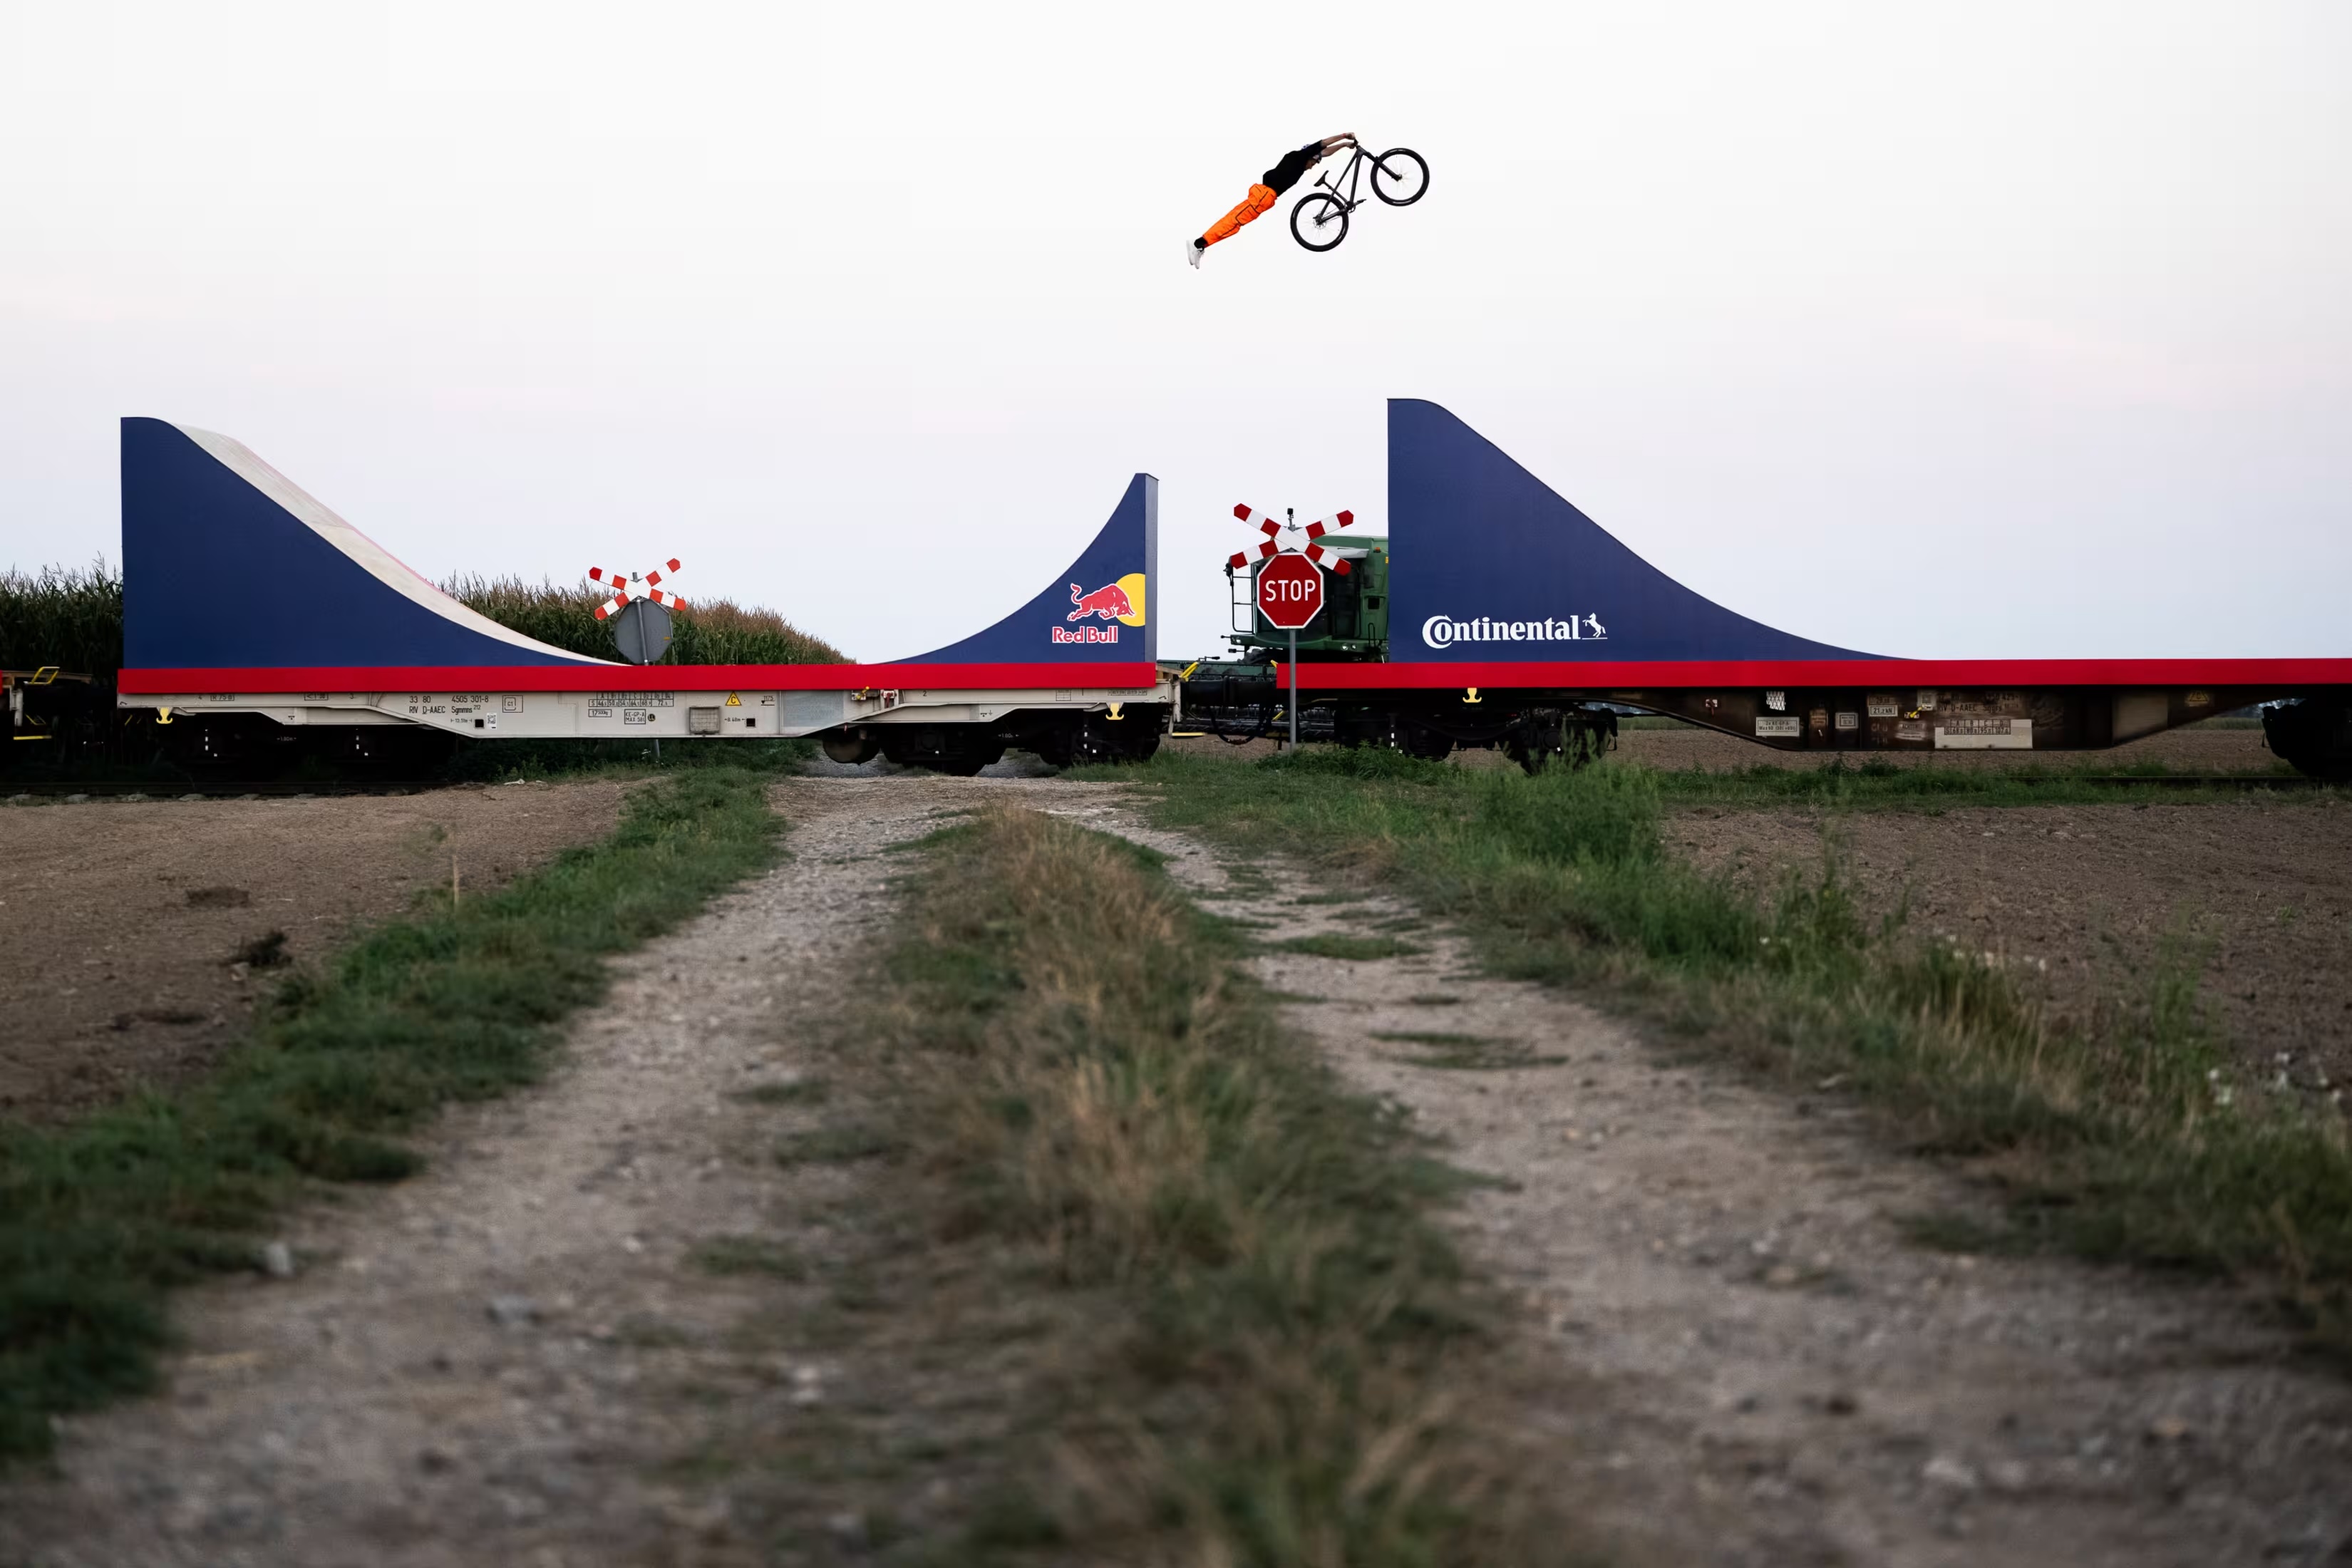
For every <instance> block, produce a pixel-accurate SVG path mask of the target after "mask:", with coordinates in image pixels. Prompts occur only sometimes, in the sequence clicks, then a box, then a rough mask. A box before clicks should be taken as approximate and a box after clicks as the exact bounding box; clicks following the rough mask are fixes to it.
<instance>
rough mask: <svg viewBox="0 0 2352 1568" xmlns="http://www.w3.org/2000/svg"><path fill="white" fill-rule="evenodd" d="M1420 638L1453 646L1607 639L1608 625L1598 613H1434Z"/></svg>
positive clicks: (1422, 626)
mask: <svg viewBox="0 0 2352 1568" xmlns="http://www.w3.org/2000/svg"><path fill="white" fill-rule="evenodd" d="M1421 640H1422V641H1423V642H1424V643H1427V644H1428V645H1429V646H1430V647H1453V646H1454V644H1455V643H1464V642H1607V641H1608V640H1609V628H1608V627H1607V626H1602V625H1601V617H1600V616H1568V617H1567V618H1566V619H1564V620H1543V621H1497V620H1492V619H1489V618H1488V617H1486V616H1479V617H1478V618H1477V619H1476V620H1470V621H1457V620H1455V619H1454V617H1453V616H1430V617H1429V619H1427V620H1425V621H1423V622H1422V623H1421Z"/></svg>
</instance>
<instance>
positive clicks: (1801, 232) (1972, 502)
mask: <svg viewBox="0 0 2352 1568" xmlns="http://www.w3.org/2000/svg"><path fill="white" fill-rule="evenodd" d="M1346 130H1354V131H1359V132H1361V133H1362V134H1363V136H1364V137H1365V139H1366V140H1367V141H1368V142H1370V143H1372V144H1374V145H1378V146H1387V145H1395V144H1403V145H1409V146H1412V147H1415V148H1417V149H1419V150H1420V151H1421V152H1422V153H1423V155H1424V156H1425V157H1426V158H1427V159H1428V161H1429V163H1430V167H1431V169H1432V171H1433V178H1432V188H1431V194H1430V195H1429V196H1428V198H1427V199H1426V200H1424V201H1423V203H1421V205H1417V206H1414V207H1411V208H1407V209H1402V210H1391V209H1388V208H1382V207H1375V208H1374V209H1372V210H1370V211H1368V212H1366V213H1363V214H1361V215H1360V217H1359V220H1358V222H1357V224H1356V226H1355V228H1354V231H1353V232H1352V233H1351V234H1350V236H1349V238H1348V240H1347V242H1346V243H1345V244H1344V245H1342V246H1341V247H1339V249H1338V250H1337V251H1334V252H1332V253H1330V254H1328V255H1323V256H1315V255H1310V254H1308V253H1307V252H1306V251H1304V250H1302V249H1300V248H1299V247H1297V245H1295V244H1294V243H1292V241H1291V239H1290V237H1289V235H1288V233H1287V232H1286V228H1285V227H1284V226H1283V219H1284V217H1285V216H1286V213H1287V210H1288V203H1287V201H1286V203H1285V204H1284V206H1283V207H1282V208H1281V209H1279V210H1277V212H1276V213H1275V214H1273V215H1270V216H1268V217H1267V218H1265V219H1263V220H1261V221H1260V222H1259V223H1258V224H1256V225H1255V226H1253V227H1252V228H1250V229H1247V230H1244V232H1243V234H1242V235H1241V236H1239V237H1237V238H1235V239H1234V240H1233V241H1230V242H1229V243H1227V244H1224V245H1222V246H1219V247H1216V248H1215V249H1214V250H1213V252H1212V253H1211V254H1210V256H1209V258H1208V261H1207V265H1206V266H1205V267H1204V268H1202V270H1201V271H1199V272H1194V271H1192V269H1190V268H1187V267H1185V265H1184V264H1183V260H1182V257H1181V244H1182V242H1183V241H1184V240H1185V239H1186V238H1187V237H1190V236H1192V235H1193V234H1196V233H1198V232H1200V231H1201V230H1202V228H1203V227H1205V226H1207V225H1208V224H1209V223H1210V222H1211V221H1212V220H1213V219H1214V218H1215V217H1216V216H1218V215H1219V214H1221V213H1223V211H1224V210H1225V208H1226V207H1228V206H1229V205H1232V204H1233V203H1234V202H1235V201H1237V200H1238V199H1240V197H1241V196H1242V195H1243V194H1244V190H1245V189H1246V187H1247V186H1248V185H1249V184H1250V183H1251V182H1252V181H1253V180H1255V178H1256V177H1257V174H1258V172H1259V171H1260V170H1262V169H1263V168H1265V166H1266V165H1267V164H1268V163H1272V162H1273V161H1274V159H1275V157H1276V155H1277V154H1279V153H1281V152H1282V151H1283V150H1284V149H1285V148H1286V147H1287V146H1290V145H1294V144H1296V143H1297V142H1302V141H1305V140H1307V138H1308V137H1310V136H1315V135H1322V134H1328V133H1331V132H1339V131H1346ZM2347 154H2352V5H2344V4H2341V3H2336V0H2314V3H2311V4H2284V3H2282V4H2247V5H2230V6H2224V5H2210V4H2198V5H2168V4H2149V3H2147V0H2134V3H2129V4H2113V5H2092V4H2064V5H2050V4H2047V3H2046V0H2044V3H2036V4H2031V5H2000V4H1985V3H1983V0H1970V3H1969V4H1965V5H1922V4H1906V5H1885V4H1883V3H1872V4H1860V5H1802V4H1791V3H1788V0H1782V3H1779V4H1773V5H1749V4H1739V5H1721V6H1713V5H1679V6H1678V5H1631V4H1628V5H1614V6H1607V7H1597V6H1574V5H1532V4H1516V5H1494V6H1481V5H1427V4H1420V5H1409V6H1379V5H1371V6H1337V7H1334V6H1314V7H1307V6H1297V7H1287V8H1283V7H1275V6H1270V5H1262V4H1248V5H1213V4H1172V5H1154V6H1150V7H1141V6H1117V5H1101V4H1095V5H1069V6H1032V5H1018V4H1001V3H1000V4H991V5H970V4H961V5H938V6H929V5H863V6H860V5H828V6H825V7H823V8H819V7H814V6H781V7H780V6H770V5H756V6H755V5H745V6H741V7H726V8H712V7H699V6H694V5H679V4H667V5H658V6H656V5H639V6H635V7H630V8H626V9H607V8H601V7H597V6H593V5H582V4H578V3H576V0H574V3H567V4H565V5H561V6H556V5H550V6H546V7H542V8H532V7H522V6H503V5H495V4H483V3H480V0H470V3H467V4H464V5H418V4H404V5H379V6H370V7H364V8H362V7H357V6H348V5H319V4H316V3H310V4H301V5H283V6H260V5H239V4H235V3H233V0H223V3H214V4H205V5H187V4H184V3H182V4H175V5H104V4H97V3H92V0H75V3H73V4H61V3H58V0H0V565H6V564H11V563H13V564H16V565H20V566H29V565H34V564H37V563H42V562H45V561H65V562H77V561H84V560H87V559H89V557H91V556H93V555H96V554H99V553H101V552H102V553H104V554H106V555H108V556H110V557H113V556H115V555H116V554H117V553H118V551H119V542H118V541H119V530H118V519H117V505H118V496H117V489H118V487H117V470H116V447H115V443H116V425H115V421H116V420H117V418H118V417H119V416H122V415H126V414H144V415H154V416H161V417H163V418H168V419H173V420H177V421H180V422H182V423H185V424H193V425H196V426H203V427H205V428H209V429H214V430H218V431H222V432H225V433H226V434H229V435H232V436H235V437H237V438H239V439H240V440H243V441H244V442H245V443H246V444H247V445H248V446H250V447H253V448H254V449H255V450H256V451H257V452H259V453H260V454H261V455H262V456H263V457H264V458H267V459H268V460H269V461H270V462H271V463H272V464H274V465H275V466H276V467H278V468H280V469H281V470H283V471H284V472H285V473H286V474H287V475H288V476H289V477H290V478H292V479H294V480H295V481H296V482H297V483H299V484H300V485H302V486H303V487H305V488H306V489H310V491H311V492H312V493H313V494H315V495H317V496H318V497H320V499H321V500H324V501H325V502H326V503H327V504H328V505H330V506H331V507H333V508H334V509H335V510H338V511H340V512H341V514H342V515H343V516H345V517H346V518H348V519H349V520H350V521H352V522H353V523H354V524H356V525H357V526H359V527H360V528H361V529H362V530H363V531H366V532H368V533H369V534H371V535H373V537H374V538H375V539H377V540H378V541H379V542H382V543H383V544H384V545H385V546H386V547H387V548H389V549H390V550H392V551H393V552H394V553H395V554H397V555H399V556H400V557H402V558H403V559H404V560H405V561H407V562H409V563H411V564H412V565H414V566H415V567H417V568H418V569H419V570H420V571H423V572H425V573H426V574H428V575H432V576H435V577H442V576H446V575H447V574H451V573H455V572H483V573H493V574H498V573H517V574H523V575H526V576H529V577H531V578H534V579H535V578H538V577H541V576H542V575H549V576H553V577H555V578H557V579H559V580H564V579H570V578H573V577H576V576H577V575H578V574H580V573H582V572H583V571H584V570H585V569H586V568H587V567H588V566H590V565H604V566H607V567H621V568H642V567H644V566H646V565H649V564H651V563H654V562H655V561H656V559H657V558H659V557H662V556H667V555H671V554H676V555H679V556H681V557H683V558H684V560H685V562H686V570H685V572H684V573H682V574H680V576H679V578H678V584H677V585H678V587H679V588H680V589H681V590H682V591H683V592H684V593H685V594H686V595H688V597H689V598H691V597H692V596H693V595H695V594H697V593H702V594H725V595H731V596H734V597H736V598H739V599H741V600H746V601H749V602H753V603H760V604H766V605H773V606H774V607H776V608H778V609H781V610H782V611H783V612H784V613H785V614H786V615H787V616H790V617H792V618H793V620H794V621H796V622H798V623H799V624H800V625H802V626H804V627H805V628H807V629H809V630H811V631H814V632H816V633H818V634H820V635H823V636H824V637H830V638H832V639H833V640H834V641H835V642H836V643H838V644H839V645H840V646H842V647H844V648H845V649H846V650H848V651H849V652H851V653H852V654H854V655H856V656H857V657H860V658H887V657H891V656H895V655H902V654H908V653H914V652H919V651H921V650H923V649H925V648H929V647H935V646H938V645H940V644H941V643H945V642H947V641H950V640H951V639H953V638H955V637H961V636H962V635H964V634H966V633H968V632H971V631H972V630H974V629H977V628H978V627H979V626H982V625H984V624H985V623H987V622H989V621H991V620H993V619H995V618H996V617H997V616H1000V615H1002V614H1003V613H1005V612H1006V611H1008V610H1010V609H1011V608H1013V606H1014V605H1018V604H1019V603H1020V602H1021V601H1022V600H1023V599H1024V598H1026V597H1027V596H1028V595H1030V594H1032V593H1033V592H1034V591H1035V590H1036V589H1037V588H1038V587H1039V586H1041V585H1042V584H1044V583H1045V581H1046V580H1048V579H1049V578H1051V577H1052V576H1053V575H1054V574H1056V573H1057V572H1058V571H1059V570H1060V569H1061V568H1062V566H1063V565H1064V564H1065V563H1066V562H1067V561H1068V560H1069V559H1070V557H1072V556H1073V555H1074V554H1076V552H1077V550H1078V548H1079V547H1080V546H1081V545H1082V544H1083V543H1084V542H1085V541H1086V540H1087V538H1088V537H1090V536H1091V534H1092V532H1093V531H1094V530H1095V528H1096V527H1097V526H1098V525H1099V524H1100V522H1101V521H1102V520H1103V519H1104V517H1105V516H1107V515H1108V512H1109V510H1110V509H1111V507H1112V506H1113V504H1114V503H1115V502H1116V501H1117V500H1118V497H1119V494H1120V491H1121V490H1122V489H1123V488H1124V486H1125V484H1126V481H1127V479H1128V476H1129V474H1130V473H1132V472H1134V471H1136V470H1138V469H1145V470H1149V471H1150V472H1152V473H1156V474H1157V475H1159V476H1160V480H1161V488H1160V518H1161V529H1160V582H1159V583H1157V584H1154V585H1153V587H1154V593H1155V604H1154V606H1153V607H1154V610H1155V613H1157V614H1159V615H1160V616H1161V634H1160V651H1161V653H1162V654H1163V656H1169V657H1174V656H1177V655H1180V654H1181V655H1191V654H1194V653H1201V652H1207V651H1211V650H1212V649H1213V647H1216V642H1217V639H1218V638H1219V637H1221V635H1222V634H1223V630H1224V617H1225V606H1224V591H1225V584H1224V579H1223V576H1222V574H1221V573H1220V572H1219V570H1218V566H1219V563H1220V562H1221V561H1222V560H1223V557H1224V556H1225V555H1226V554H1227V553H1229V552H1231V551H1233V550H1234V549H1236V548H1238V547H1240V546H1241V545H1242V544H1243V543H1244V542H1245V539H1244V536H1243V533H1242V531H1241V529H1240V526H1239V525H1238V524H1237V523H1235V522H1234V521H1233V520H1232V517H1231V509H1232V507H1233V504H1234V502H1235V501H1247V502H1249V503H1250V504H1252V505H1255V506H1257V507H1260V508H1264V509H1279V508H1281V507H1284V506H1292V507H1296V508H1297V509H1298V510H1299V514H1300V517H1301V518H1302V520H1303V519H1304V518H1306V517H1308V516H1312V515H1321V514H1322V513H1324V512H1327V511H1330V510H1337V509H1338V508H1340V507H1343V506H1344V507H1352V508H1353V509H1354V510H1355V511H1356V513H1357V515H1358V518H1359V519H1360V522H1359V527H1360V528H1374V529H1376V528H1377V527H1378V526H1379V525H1380V523H1381V520H1382V518H1383V516H1384V514H1385V510H1386V500H1387V497H1386V478H1385V473H1386V469H1385V463H1386V450H1385V447H1386V443H1385V431H1384V419H1383V402H1382V400H1383V399H1384V398H1387V397H1390V396H1400V395H1401V396H1421V397H1429V398H1433V399H1435V400H1437V401H1438V402H1441V403H1444V404H1445V405H1447V406H1449V407H1451V408H1452V409H1453V410H1454V412H1455V413H1456V414H1458V415H1460V416H1462V417H1463V418H1465V420H1467V421H1468V422H1469V423H1470V424H1472V425H1473V426H1476V427H1477V428H1478V429H1480V430H1481V431H1483V432H1484V433H1486V435H1487V436H1488V437H1492V438H1493V439H1494V440H1495V441H1496V443H1497V444H1499V445H1500V446H1501V447H1503V448H1504V449H1505V450H1506V451H1507V452H1509V453H1511V454H1512V455H1513V456H1514V457H1516V458H1518V459H1519V460H1520V461H1521V462H1523V463H1524V464H1526V465H1527V466H1528V468H1531V469H1533V470H1534V471H1535V472H1536V473H1537V474H1538V476H1540V477H1541V478H1542V479H1545V480H1546V481H1547V482H1548V483H1549V484H1550V485H1551V486H1552V487H1553V488H1554V489H1558V490H1559V491H1560V492H1561V493H1562V494H1563V495H1565V496H1567V497H1568V498H1569V499H1570V500H1573V501H1575V502H1577V503H1578V504H1579V505H1580V506H1581V507H1583V508H1584V510H1586V511H1588V512H1589V513H1591V515H1592V516H1593V517H1594V518H1595V519H1596V520H1597V521H1600V522H1601V524H1602V526H1604V527H1606V528H1608V529H1610V530H1611V531H1613V532H1614V533H1616V534H1617V536H1618V537H1619V538H1621V539H1622V540H1624V541H1625V542H1627V543H1628V544H1630V545H1631V546H1632V547H1633V548H1634V549H1635V550H1636V551H1638V552H1641V553H1642V554H1643V555H1645V556H1646V557H1648V558H1649V559H1650V560H1651V561H1652V562H1654V563H1656V564H1657V565H1659V566H1660V567H1662V568H1664V570H1666V571H1668V572H1670V573H1672V574H1675V575H1676V576H1678V577H1680V578H1681V579H1683V580H1684V581H1685V582H1686V583H1688V584H1691V585H1692V586H1693V587H1695V588H1697V589H1698V590H1700V591H1701V592H1703V593H1706V594H1707V595H1711V596H1712V597H1714V598H1716V599H1718V600H1720V601H1722V602H1724V603H1725V604H1727V605H1730V606H1732V607H1733V608H1735V609H1738V610H1740V611H1742V612H1745V613H1747V614H1749V615H1753V616H1758V617H1759V618H1760V619H1763V620H1766V621H1769V622H1772V623H1774V624H1777V625H1780V626H1785V627H1786V628H1788V629H1789V630H1791V631H1794V632H1799V633H1801V634H1803V635H1805V636H1809V637H1819V638H1822V639H1824V640H1827V641H1830V642H1834V643H1840V644H1843V645H1845V646H1848V647H1862V648H1867V649H1871V650H1874V651H1879V652H1888V653H1901V654H1913V655H1920V656H1952V657H1967V656H2010V655H2035V654H2042V655H2053V656H2059V655H2101V654H2107V655H2158V654H2249V655H2252V654H2273V655H2291V654H2332V655H2343V654H2352V624H2347V610H2346V584H2347V581H2352V176H2347ZM1400 569H1401V570H1402V569H1403V568H1402V567H1401V568H1400ZM1089 586H1093V584H1089Z"/></svg>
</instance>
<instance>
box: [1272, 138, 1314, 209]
mask: <svg viewBox="0 0 2352 1568" xmlns="http://www.w3.org/2000/svg"><path fill="white" fill-rule="evenodd" d="M1322 155H1323V143H1322V142H1308V143H1307V145H1306V146H1304V147H1301V148H1299V149H1298V150H1297V152H1295V153H1284V154H1283V155H1282V162H1281V163H1276V165H1275V166H1274V167H1273V168H1271V169H1268V170H1267V171H1266V172H1265V182H1264V183H1265V184H1267V185H1268V186H1270V187H1272V189H1273V191H1274V194H1275V195H1277V196H1278V195H1282V193H1283V192H1285V191H1286V190H1288V189H1290V187H1291V186H1293V185H1295V184H1297V183H1298V181H1299V177H1300V176H1301V175H1303V174H1306V173H1307V170H1309V169H1311V168H1313V167H1314V166H1315V164H1316V163H1317V161H1318V159H1320V158H1321V157H1322Z"/></svg>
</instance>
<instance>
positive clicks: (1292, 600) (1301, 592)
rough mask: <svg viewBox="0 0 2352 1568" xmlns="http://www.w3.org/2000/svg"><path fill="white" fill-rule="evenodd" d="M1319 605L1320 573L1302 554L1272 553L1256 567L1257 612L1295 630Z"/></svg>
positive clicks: (1282, 628) (1285, 628) (1281, 627)
mask: <svg viewBox="0 0 2352 1568" xmlns="http://www.w3.org/2000/svg"><path fill="white" fill-rule="evenodd" d="M1322 608H1323V573H1322V571H1321V570H1320V569H1319V568H1318V567H1317V565H1316V564H1315V563H1313V562H1312V561H1309V560H1307V557H1305V556H1304V555H1276V556H1274V557H1272V558H1271V559H1269V560H1268V561H1267V562H1266V563H1265V564H1264V565H1262V566H1260V567H1259V568H1258V569H1257V613H1258V614H1259V615H1261V616H1265V619H1266V624H1267V625H1268V626H1274V627H1276V629H1277V630H1280V631H1286V632H1295V631H1297V630H1298V629H1299V628H1300V627H1301V626H1305V625H1306V624H1307V622H1309V621H1311V620H1313V619H1314V618H1315V617H1316V616H1317V614H1318V613H1319V612H1320V611H1321V610H1322Z"/></svg>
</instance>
